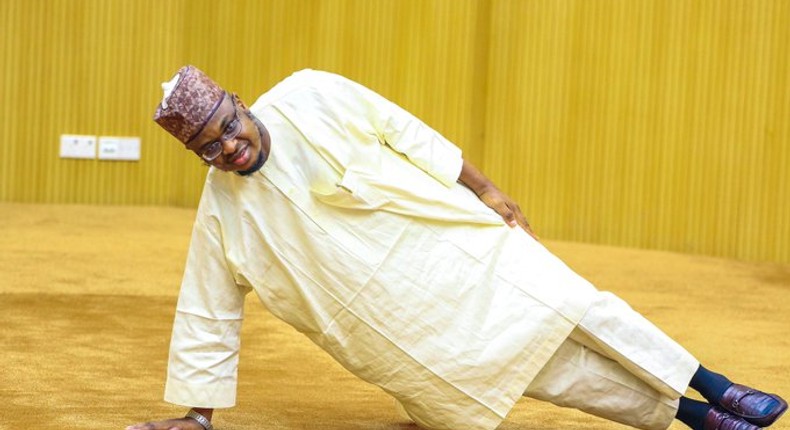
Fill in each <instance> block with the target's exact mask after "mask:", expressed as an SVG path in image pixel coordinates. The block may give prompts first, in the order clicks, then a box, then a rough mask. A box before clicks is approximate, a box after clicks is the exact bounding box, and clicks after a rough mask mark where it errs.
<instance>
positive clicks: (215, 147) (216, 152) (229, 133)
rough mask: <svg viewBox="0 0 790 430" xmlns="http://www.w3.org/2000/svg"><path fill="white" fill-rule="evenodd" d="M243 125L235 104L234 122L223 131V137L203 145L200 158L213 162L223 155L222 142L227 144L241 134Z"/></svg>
mask: <svg viewBox="0 0 790 430" xmlns="http://www.w3.org/2000/svg"><path fill="white" fill-rule="evenodd" d="M241 130H242V125H241V120H240V119H239V108H238V107H237V106H236V104H235V103H234V104H233V120H231V121H230V122H229V123H228V124H227V125H226V126H225V130H223V131H222V136H220V138H219V139H217V140H214V141H211V142H209V143H207V144H205V145H203V146H202V147H201V148H200V150H199V152H198V154H199V155H200V158H202V159H204V160H206V161H208V162H211V161H214V160H215V159H216V158H217V157H219V156H220V155H221V154H222V142H227V141H229V140H231V139H233V138H235V137H236V136H238V135H239V133H241Z"/></svg>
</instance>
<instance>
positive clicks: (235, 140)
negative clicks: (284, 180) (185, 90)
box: [186, 94, 265, 172]
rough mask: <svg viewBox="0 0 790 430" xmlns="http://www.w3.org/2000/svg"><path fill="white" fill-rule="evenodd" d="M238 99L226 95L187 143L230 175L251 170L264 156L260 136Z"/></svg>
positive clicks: (260, 132) (260, 133)
mask: <svg viewBox="0 0 790 430" xmlns="http://www.w3.org/2000/svg"><path fill="white" fill-rule="evenodd" d="M264 133H265V130H259V129H258V127H257V126H256V125H255V123H254V122H253V121H252V120H251V119H250V117H249V116H248V115H247V112H246V107H245V106H244V105H243V104H242V103H241V102H239V101H238V99H237V98H236V97H235V96H230V95H228V94H225V96H224V97H223V99H222V101H221V102H220V105H219V107H218V108H217V110H216V111H215V112H214V114H213V115H212V116H211V118H209V120H208V122H207V123H206V126H205V127H203V129H202V130H201V131H200V133H199V134H198V135H197V136H195V138H193V139H192V140H191V141H190V142H188V143H187V144H186V148H187V149H189V150H190V151H193V152H194V153H196V154H197V155H198V156H199V157H201V158H203V159H204V161H206V162H207V163H209V164H211V165H212V166H214V167H216V168H218V169H221V170H225V171H228V172H235V171H244V170H248V169H249V168H251V167H252V166H253V165H254V164H255V162H256V161H257V158H258V156H259V154H260V153H261V146H262V144H263V143H262V142H261V135H262V134H264Z"/></svg>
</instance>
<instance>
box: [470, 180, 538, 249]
mask: <svg viewBox="0 0 790 430" xmlns="http://www.w3.org/2000/svg"><path fill="white" fill-rule="evenodd" d="M478 197H480V200H482V201H483V203H485V204H486V206H488V207H490V208H491V209H493V210H494V211H496V213H498V214H499V215H500V216H501V217H502V219H503V220H505V222H506V223H507V224H508V225H509V226H511V227H515V226H517V225H518V226H521V228H523V229H524V231H526V232H527V233H529V235H530V236H532V237H533V238H534V239H535V240H540V238H539V237H538V235H537V234H535V232H534V231H532V227H530V226H529V222H528V221H527V218H526V217H525V216H524V214H523V213H521V208H519V207H518V204H516V202H515V201H513V199H511V198H510V197H508V196H507V195H506V194H505V193H503V192H502V191H500V190H499V189H498V188H497V187H494V186H489V187H487V188H485V189H484V190H483V191H482V192H481V193H480V194H479V195H478Z"/></svg>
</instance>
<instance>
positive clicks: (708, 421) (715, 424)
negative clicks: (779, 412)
mask: <svg viewBox="0 0 790 430" xmlns="http://www.w3.org/2000/svg"><path fill="white" fill-rule="evenodd" d="M702 429H703V430H760V427H757V426H756V425H754V424H752V423H750V422H748V421H746V420H744V419H743V418H741V417H739V416H735V415H732V414H730V413H729V412H726V411H723V410H721V409H719V408H717V407H713V408H710V410H709V411H708V414H707V415H705V422H704V424H703V426H702Z"/></svg>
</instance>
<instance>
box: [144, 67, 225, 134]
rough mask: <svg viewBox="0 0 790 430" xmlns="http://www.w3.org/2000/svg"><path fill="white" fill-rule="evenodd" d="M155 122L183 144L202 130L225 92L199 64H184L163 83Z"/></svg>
mask: <svg viewBox="0 0 790 430" xmlns="http://www.w3.org/2000/svg"><path fill="white" fill-rule="evenodd" d="M162 90H164V96H163V97H162V102H161V103H159V106H157V108H156V113H155V114H154V121H156V123H157V124H159V125H160V126H161V127H162V128H164V129H165V130H167V131H168V133H170V134H172V135H173V136H175V137H176V138H177V139H178V140H180V141H181V142H183V143H185V144H186V143H188V142H189V141H190V140H192V139H193V138H194V137H195V136H197V135H198V133H200V130H202V129H203V127H204V126H205V125H206V123H207V122H208V120H209V118H211V115H213V114H214V112H215V111H216V110H217V108H218V107H219V105H220V103H222V99H223V97H224V96H225V91H224V90H223V89H222V88H221V87H220V86H219V85H217V83H216V82H214V81H213V80H212V79H211V78H209V77H208V76H207V75H206V74H205V73H203V72H202V71H200V70H199V69H198V68H197V67H195V66H184V67H182V68H181V69H180V70H179V71H178V73H176V75H175V76H174V77H173V79H171V80H170V81H169V82H165V83H163V84H162Z"/></svg>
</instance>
